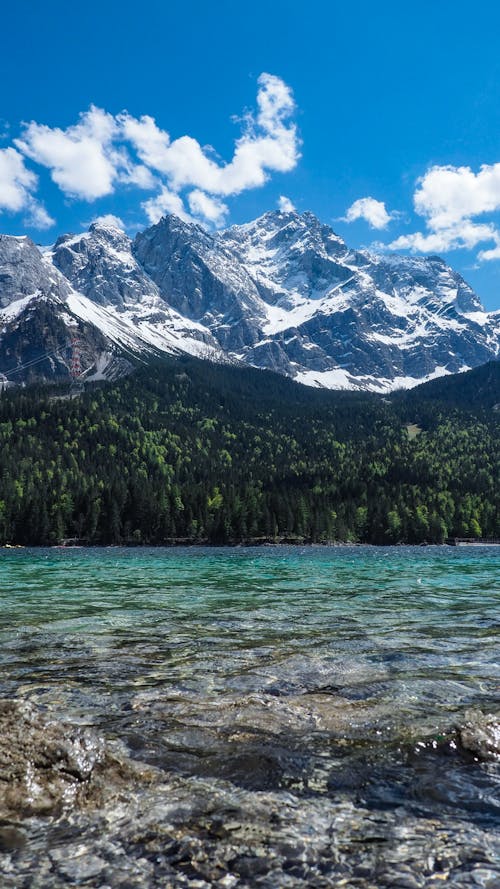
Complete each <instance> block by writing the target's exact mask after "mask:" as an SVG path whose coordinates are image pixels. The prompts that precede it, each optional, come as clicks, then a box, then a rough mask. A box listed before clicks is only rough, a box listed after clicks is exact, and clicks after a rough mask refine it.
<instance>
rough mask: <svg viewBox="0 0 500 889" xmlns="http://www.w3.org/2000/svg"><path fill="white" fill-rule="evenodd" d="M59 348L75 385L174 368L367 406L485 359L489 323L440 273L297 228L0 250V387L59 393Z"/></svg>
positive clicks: (256, 227) (431, 260) (458, 281)
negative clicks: (376, 395) (346, 395)
mask: <svg viewBox="0 0 500 889" xmlns="http://www.w3.org/2000/svg"><path fill="white" fill-rule="evenodd" d="M42 303H44V304H45V313H44V322H43V324H42V322H41V320H40V318H37V317H36V316H37V312H36V311H34V309H35V308H36V307H37V306H38V310H39V311H40V305H41V304H42ZM30 324H31V327H30ZM31 329H32V330H33V333H30V330H31ZM65 337H66V351H64V347H63V341H64V338H65ZM75 342H78V344H79V345H78V346H75ZM5 344H7V345H5ZM59 344H60V351H59V352H57V354H56V356H55V357H54V355H53V354H52V361H50V360H48V359H47V360H45V359H44V358H43V355H44V354H49V353H54V345H55V346H56V347H57V346H58V345H59ZM71 344H73V345H71ZM44 347H46V351H45V353H44V352H43V351H42V350H43V348H44ZM75 348H78V349H79V354H78V362H77V363H79V364H80V365H81V366H82V373H83V377H84V378H91V379H92V378H98V377H99V376H104V377H106V376H107V375H110V374H112V373H115V374H116V373H117V372H125V370H126V369H127V366H128V364H130V362H131V360H132V361H133V360H139V361H145V362H148V361H150V360H151V359H152V358H155V357H158V356H159V355H162V354H170V355H180V354H183V353H187V354H191V355H198V356H199V357H209V358H211V359H212V360H216V361H221V362H226V361H231V362H240V363H242V364H244V365H246V364H248V365H252V366H256V367H265V368H268V369H271V370H274V371H277V372H279V373H281V374H285V375H288V376H290V377H292V378H294V379H297V380H298V381H300V382H304V383H306V384H308V385H313V386H324V387H326V388H350V389H361V390H363V389H367V390H372V391H379V392H380V391H382V392H383V391H390V390H392V389H395V388H400V387H410V386H413V385H416V384H418V383H419V382H422V381H424V380H426V379H429V378H432V377H435V376H440V375H442V374H446V373H455V372H457V371H461V370H466V369H468V368H470V367H475V366H478V365H480V364H483V363H485V362H486V361H488V360H490V359H492V358H495V357H497V355H498V354H499V350H500V313H487V312H486V311H485V310H484V308H483V306H482V305H481V302H480V301H479V299H478V297H477V296H476V294H475V293H474V291H473V290H472V288H471V287H470V286H469V285H468V284H467V283H466V282H465V281H464V279H463V278H462V277H461V276H460V275H459V274H458V273H457V272H455V271H453V269H451V268H450V267H449V266H448V265H447V264H446V263H445V262H444V261H443V260H442V259H441V258H439V257H435V256H431V257H425V258H424V257H413V256H397V255H394V254H393V255H379V254H371V253H369V252H368V251H358V250H353V249H351V248H349V247H348V245H347V244H346V243H345V242H344V241H343V240H342V238H340V237H339V236H338V235H337V234H335V232H334V231H333V230H332V229H331V228H330V227H329V226H328V225H326V224H324V223H322V222H321V221H320V220H319V219H317V218H316V217H315V216H314V215H313V214H312V213H309V212H306V213H304V214H301V215H299V214H297V213H292V212H287V213H284V212H281V211H270V212H268V213H266V214H264V215H263V216H261V217H259V218H258V219H256V220H254V221H252V222H250V223H246V224H243V225H239V226H231V227H230V228H228V229H226V230H224V231H222V232H207V231H205V230H204V229H203V228H201V226H199V225H197V224H193V223H189V222H185V221H182V220H180V219H178V218H177V217H175V216H173V215H170V216H166V217H163V218H162V219H161V220H160V221H159V222H158V223H156V224H155V225H152V226H150V227H149V228H147V229H146V230H145V231H144V232H140V233H138V234H137V235H136V237H135V239H134V240H132V239H131V238H129V237H128V235H126V234H125V233H124V232H123V231H121V230H119V229H118V228H116V227H114V226H112V225H110V224H109V223H106V222H102V221H97V222H95V223H93V224H92V225H91V226H90V228H89V230H88V231H87V232H82V233H80V234H77V235H63V236H61V237H60V238H58V239H57V241H56V242H55V244H54V245H53V247H51V248H43V249H41V250H39V249H38V248H37V247H36V246H35V245H34V243H33V242H32V241H30V239H28V238H22V237H21V238H19V237H18V238H13V237H11V236H8V235H2V236H1V237H0V373H3V374H5V376H6V377H7V379H9V378H10V377H9V374H10V375H11V376H12V375H13V374H14V375H17V378H18V379H22V380H24V381H29V380H30V379H33V378H34V377H35V376H36V374H34V371H33V367H35V366H36V367H37V373H38V375H39V376H40V377H42V378H44V379H62V378H64V377H68V376H69V375H70V372H71V352H72V350H73V351H74V349H75ZM37 350H38V351H37ZM37 355H38V358H39V361H38V364H37V365H33V364H30V366H29V367H28V368H27V371H28V372H27V373H25V372H24V370H23V367H24V365H25V364H29V362H33V361H35V359H36V357H37ZM26 359H28V360H26ZM117 362H118V364H117ZM127 363H128V364H127ZM73 366H74V365H73ZM117 367H119V368H121V370H120V371H117Z"/></svg>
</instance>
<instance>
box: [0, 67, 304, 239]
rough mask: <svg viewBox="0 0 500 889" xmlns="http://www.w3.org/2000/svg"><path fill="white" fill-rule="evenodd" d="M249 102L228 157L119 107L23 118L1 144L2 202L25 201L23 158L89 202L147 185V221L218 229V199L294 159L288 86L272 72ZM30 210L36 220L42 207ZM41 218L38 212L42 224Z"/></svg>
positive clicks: (222, 211)
mask: <svg viewBox="0 0 500 889" xmlns="http://www.w3.org/2000/svg"><path fill="white" fill-rule="evenodd" d="M256 104H257V108H256V110H255V112H254V113H253V114H251V113H247V114H245V116H244V117H243V119H242V120H241V121H240V123H241V124H242V131H241V134H240V136H239V137H238V138H237V139H236V140H235V144H234V151H233V155H232V158H231V159H230V160H229V161H228V162H223V161H220V160H219V159H217V158H216V156H215V152H214V150H213V149H212V148H210V147H206V146H202V145H200V143H199V142H198V141H197V140H196V139H194V138H193V137H191V136H189V135H185V136H181V137H180V138H178V139H174V140H173V141H172V140H171V138H170V135H169V134H168V133H167V132H166V131H164V130H162V129H160V128H159V127H158V125H157V123H156V121H155V120H154V118H153V117H151V116H148V115H145V116H143V117H140V118H135V117H133V116H132V115H130V114H129V113H128V112H126V111H123V112H122V113H121V114H118V115H116V116H114V115H112V114H110V113H108V112H107V111H105V110H104V109H102V108H97V107H96V106H95V105H91V107H90V108H89V110H88V111H85V112H84V113H82V114H80V116H79V119H78V121H77V122H76V123H75V124H73V125H71V126H68V127H67V128H66V129H62V128H60V127H50V126H47V125H46V124H41V123H37V122H36V121H31V123H27V124H25V125H24V127H23V131H22V134H21V137H20V138H18V139H15V140H14V144H15V146H16V148H10V149H7V151H8V152H9V155H8V157H7V159H4V162H3V163H4V168H5V167H6V166H7V164H8V170H7V171H5V169H4V171H3V173H4V175H3V178H2V169H1V168H0V201H1V200H2V193H3V201H4V205H5V206H9V207H10V208H11V209H14V210H16V209H17V210H19V209H21V208H23V207H26V206H27V198H26V194H27V193H31V191H30V190H32V189H34V188H35V187H36V182H37V178H36V176H35V174H34V173H32V172H30V171H29V170H28V169H27V168H26V167H25V165H24V160H23V157H22V155H24V156H25V157H26V158H29V159H30V160H31V161H34V162H35V163H36V164H40V165H42V166H43V167H46V168H47V169H48V170H49V171H50V175H51V178H52V180H53V181H54V182H55V183H56V184H57V185H58V186H59V188H60V189H61V191H62V192H63V193H64V194H65V195H66V196H67V197H70V198H77V199H81V200H86V201H94V200H97V199H98V198H103V197H105V196H106V195H110V194H112V193H114V192H115V191H116V189H117V188H119V187H120V186H123V185H127V186H134V187H136V188H140V189H143V190H147V189H149V190H150V189H153V188H154V189H158V192H157V194H156V195H155V196H154V197H152V198H150V199H149V200H147V201H144V202H143V204H142V207H143V209H144V210H145V212H146V214H147V216H148V218H149V219H150V220H152V219H156V218H158V214H159V213H160V214H161V213H162V212H163V213H166V212H170V213H177V214H178V215H179V216H181V217H182V218H183V219H191V218H192V216H194V217H195V218H198V219H201V220H204V221H205V222H207V223H209V224H211V225H214V226H219V225H221V224H222V223H223V222H224V220H225V218H226V215H227V213H228V208H227V206H226V204H225V203H224V201H223V200H221V198H223V197H226V196H229V195H237V194H240V193H241V192H242V191H244V190H245V189H248V188H257V187H259V186H261V185H263V184H264V183H265V182H267V180H268V179H269V177H270V175H271V174H272V173H273V172H282V173H285V172H288V171H290V170H292V169H293V168H294V167H295V166H296V164H297V162H298V160H299V157H300V151H299V148H300V140H299V138H298V135H297V129H296V125H295V123H294V122H293V119H292V116H293V114H294V111H295V102H294V99H293V95H292V91H291V89H290V87H288V86H287V84H286V83H284V81H283V80H281V78H279V77H276V76H274V75H272V74H261V75H260V77H259V78H258V90H257V99H256ZM16 149H17V150H16ZM284 200H285V199H284ZM0 206H1V204H0ZM37 207H38V210H37V213H38V218H39V221H40V223H42V222H43V213H44V212H46V211H43V210H42V209H41V208H40V205H37ZM187 207H189V209H190V211H191V213H189V212H188V209H187ZM33 208H34V204H33V203H32V210H33V212H35V211H34V209H33ZM191 214H192V216H191ZM49 218H50V217H48V214H46V217H45V223H44V224H48V220H49Z"/></svg>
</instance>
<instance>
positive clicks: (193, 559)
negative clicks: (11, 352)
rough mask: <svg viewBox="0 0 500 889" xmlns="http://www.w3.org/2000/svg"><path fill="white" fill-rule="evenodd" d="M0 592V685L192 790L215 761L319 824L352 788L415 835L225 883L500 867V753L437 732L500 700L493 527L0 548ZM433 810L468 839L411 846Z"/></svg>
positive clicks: (499, 584)
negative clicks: (470, 748)
mask: <svg viewBox="0 0 500 889" xmlns="http://www.w3.org/2000/svg"><path fill="white" fill-rule="evenodd" d="M0 607H1V622H0V640H1V645H0V667H1V669H0V695H1V696H2V697H12V696H16V697H22V698H27V699H29V700H31V701H34V702H35V703H36V704H38V705H40V706H41V707H43V708H47V710H48V712H51V713H52V712H53V713H55V714H56V715H57V716H58V717H61V718H70V719H71V720H72V721H76V722H78V723H80V724H83V725H89V726H92V727H93V728H95V730H96V731H98V732H99V733H101V734H103V735H104V736H105V737H106V738H108V739H111V741H113V740H116V739H119V740H120V742H121V743H123V744H124V745H125V746H126V749H127V750H128V752H129V754H130V755H131V756H133V757H134V758H136V759H138V760H141V761H143V762H144V761H145V762H148V763H150V764H151V765H154V766H156V767H158V768H159V769H161V770H162V771H163V772H164V773H165V774H166V775H169V776H172V775H175V776H177V778H178V780H179V781H189V782H190V784H189V787H190V795H191V797H196V793H197V790H196V788H197V787H198V786H199V788H200V794H202V793H205V792H206V787H207V781H208V782H216V785H215V784H214V786H217V787H218V788H219V791H220V786H223V787H225V788H226V790H225V791H224V793H226V794H227V798H229V796H230V795H231V794H233V793H236V792H237V793H238V794H240V796H239V797H238V799H240V803H238V805H243V804H244V805H245V806H249V807H250V808H251V807H252V806H254V807H256V806H257V802H256V800H257V799H262V794H269V799H270V800H272V801H273V803H272V804H273V805H274V804H276V805H279V801H280V800H281V802H282V804H283V806H284V805H285V804H286V805H289V800H290V799H292V798H293V799H294V800H296V801H297V806H299V808H301V811H303V812H305V811H309V815H310V820H309V822H308V823H309V824H312V823H313V822H314V818H315V817H316V815H315V814H314V813H315V812H316V813H317V809H316V808H315V807H317V806H320V810H321V812H323V813H325V812H327V811H330V809H331V811H330V822H329V824H330V827H329V830H331V829H332V825H334V824H336V823H337V822H336V821H335V819H336V818H337V819H338V818H339V817H340V815H339V812H338V806H339V805H340V804H342V805H343V806H344V807H345V806H348V807H349V812H350V816H349V818H350V819H351V820H350V823H352V830H353V831H355V830H358V829H359V824H361V823H363V824H365V822H366V819H367V818H373V817H375V815H376V816H377V818H382V819H385V821H384V824H386V825H389V824H390V825H392V826H391V827H390V830H389V827H386V829H387V831H389V832H390V831H392V834H391V837H393V834H394V830H395V829H396V828H395V824H396V823H397V824H398V825H399V827H398V829H399V828H400V827H401V825H402V824H403V825H405V824H406V825H407V829H408V831H409V832H410V834H411V835H412V836H414V838H415V837H417V836H418V837H420V840H419V842H420V841H421V843H422V844H423V845H422V848H420V846H419V849H420V851H419V853H418V855H419V856H420V857H418V856H417V858H415V856H414V857H413V858H412V854H413V853H411V854H410V852H409V851H408V850H406V852H405V851H404V849H403V852H401V851H400V852H398V853H397V854H396V852H395V851H394V850H393V851H391V852H390V854H389V852H387V854H386V855H385V857H384V855H382V856H381V854H380V853H379V852H378V853H377V854H378V857H377V862H378V864H377V867H378V868H379V870H378V874H379V876H378V877H377V879H376V880H375V882H370V880H373V879H374V877H373V873H371V871H372V870H373V867H374V866H375V865H374V864H373V861H374V859H373V854H374V853H373V852H372V851H371V847H370V846H369V843H368V844H367V846H366V848H365V847H363V849H361V852H359V849H360V848H361V847H360V846H359V845H358V847H356V849H357V850H358V851H356V854H354V852H353V853H352V855H350V856H349V855H344V858H343V859H342V860H343V862H344V863H343V865H342V867H343V868H344V870H342V871H337V870H336V868H338V867H339V864H338V861H339V856H338V854H337V853H335V855H334V854H333V852H332V853H331V860H329V858H328V854H327V853H325V852H324V850H323V852H322V853H321V856H320V858H321V860H322V861H323V862H325V861H326V865H325V866H324V867H323V871H322V874H323V875H322V876H321V878H320V876H318V875H317V874H316V876H314V879H316V880H317V881H319V882H316V883H315V882H314V880H313V876H312V871H311V872H310V873H309V876H307V874H306V872H305V871H304V874H305V875H304V874H302V875H300V874H299V872H298V871H297V872H296V873H295V876H293V874H292V876H291V877H290V874H289V875H288V876H287V880H285V879H284V876H283V874H284V873H286V872H287V871H286V868H285V864H284V863H283V861H281V859H280V861H281V864H280V867H282V868H283V870H282V871H280V874H281V876H277V875H276V874H277V873H278V872H277V871H272V869H271V870H269V872H264V871H263V872H262V874H261V876H259V878H258V879H257V876H256V873H253V875H251V876H250V877H248V875H247V877H246V878H245V877H244V875H242V874H241V872H240V871H238V870H237V869H236V870H234V871H230V870H229V869H228V871H227V874H226V875H225V877H227V879H228V880H229V882H227V883H226V884H222V883H221V885H228V886H229V885H234V886H236V885H247V883H245V879H247V880H249V882H248V885H266V886H267V885H269V886H276V885H318V886H320V885H325V886H326V885H338V884H339V883H338V882H337V881H338V880H339V879H340V876H339V873H341V874H343V876H342V878H343V879H344V878H345V879H347V880H354V882H352V883H349V882H347V883H345V884H344V885H356V886H371V885H373V886H375V885H376V886H385V885H387V886H406V885H407V886H412V885H415V886H427V885H429V886H430V885H436V881H438V877H437V876H436V874H437V873H438V871H439V873H440V874H442V875H443V874H444V875H445V876H446V873H447V871H446V868H447V867H448V868H449V874H450V875H451V876H449V879H453V880H454V881H455V882H453V883H450V885H457V886H458V885H460V886H462V885H478V884H479V885H484V886H488V887H490V886H491V887H493V886H499V885H500V868H497V866H496V865H495V860H494V859H495V856H496V855H498V852H499V849H498V848H497V847H495V849H494V851H492V850H493V846H492V842H493V841H492V837H493V836H495V834H496V835H497V836H498V833H497V831H498V825H499V819H500V801H499V796H498V789H499V770H498V762H495V761H490V762H487V763H482V762H479V761H477V759H476V758H474V757H472V756H470V755H466V753H465V752H464V751H460V750H459V749H457V748H456V745H454V744H453V743H452V744H451V745H450V744H449V743H448V742H447V740H446V739H447V738H448V737H451V736H452V733H453V732H454V731H455V728H456V727H457V726H460V725H461V724H463V722H464V719H465V718H466V717H465V714H466V712H467V711H469V710H470V709H471V708H480V709H481V710H483V711H484V712H493V713H497V714H498V712H499V710H500V705H499V689H500V682H499V679H500V632H499V628H500V548H498V547H497V548H494V547H492V548H476V547H474V548H432V547H429V548H427V547H419V548H414V547H400V548H387V549H380V548H370V547H342V548H340V547H339V548H335V547H308V548H303V549H302V548H296V547H290V548H288V547H276V548H275V547H264V548H259V549H256V548H250V549H246V548H235V549H196V548H180V549H167V550H166V549H116V548H111V549H88V550H87V549H46V550H43V549H40V550H10V551H9V550H7V551H5V550H4V551H2V553H1V555H0ZM443 739H444V740H443ZM197 782H198V783H197ZM217 782H219V783H218V784H217ZM220 782H223V785H220ZM224 782H225V783H224ZM219 791H218V792H219ZM224 793H222V797H221V799H223V798H224ZM241 795H243V796H241ZM290 795H291V796H290ZM242 799H244V803H243V802H241V800H242ZM299 804H300V805H299ZM290 805H291V804H290ZM221 807H222V808H223V805H222V803H221ZM308 807H309V808H308ZM325 807H326V808H325ZM328 807H330V809H329V808H328ZM221 810H222V809H221ZM318 811H319V810H318ZM221 817H223V816H222V815H221ZM258 817H261V816H257V814H256V815H255V820H258ZM308 817H309V816H308ZM342 817H344V816H342ZM391 819H392V820H391ZM292 822H293V823H292ZM342 823H343V824H344V823H345V818H344V821H343V822H342ZM431 825H432V827H431ZM292 829H293V831H295V834H294V836H295V837H296V840H295V842H298V839H297V838H300V836H301V833H302V832H303V831H304V830H305V828H304V825H303V824H302V822H301V821H300V818H299V817H298V816H297V818H296V820H295V821H293V819H292V821H291V822H290V823H289V824H288V828H287V830H288V831H290V830H292ZM384 829H385V828H384ZM325 830H326V828H325ZM441 830H442V831H446V832H447V834H446V835H447V836H449V838H450V839H449V842H450V844H451V845H452V846H453V847H454V848H455V849H456V848H457V843H458V845H459V847H460V848H461V849H464V850H465V852H464V854H463V855H462V856H461V857H460V856H459V860H457V862H455V864H453V862H451V858H450V861H449V862H448V863H446V861H448V859H446V861H445V864H442V867H441V865H440V866H439V867H441V870H439V867H438V865H436V864H435V863H434V865H431V864H429V863H427V865H425V867H424V865H423V864H422V865H421V866H420V864H418V866H417V863H416V862H417V859H418V862H420V861H421V859H422V861H423V860H424V858H425V855H427V857H428V858H429V855H430V854H431V853H430V852H429V849H428V848H427V846H425V843H427V844H429V843H430V844H431V846H432V843H433V842H434V841H435V842H437V839H436V836H437V835H438V834H439V831H441ZM318 831H319V833H321V831H320V830H319V828H318ZM467 831H469V833H470V835H469V833H467ZM459 835H460V837H461V839H460V842H458V839H457V838H458V836H459ZM318 836H319V834H318ZM443 836H444V834H443ZM453 836H455V839H453ZM433 837H434V840H433ZM467 837H468V838H467ZM351 839H352V837H351ZM386 841H387V842H389V846H388V849H389V848H390V849H391V850H392V849H393V846H392V845H390V842H392V840H391V839H390V837H389V838H387V837H386ZM210 842H212V841H210ZM213 842H215V840H214V841H213ZM213 842H212V846H213ZM318 842H319V839H318ZM394 842H395V841H394ZM405 842H406V840H405ZM415 842H416V839H415ZM442 842H443V843H444V840H442ZM207 843H208V840H207ZM273 843H274V845H273ZM269 844H270V847H269V849H268V853H269V856H270V857H271V858H272V856H273V854H274V855H275V859H273V860H276V861H277V860H278V858H279V856H278V853H277V852H276V849H277V848H278V846H279V838H278V839H276V840H272V839H269V842H268V845H269ZM247 845H248V843H247ZM372 845H373V844H372ZM393 845H394V843H393ZM212 846H210V848H212ZM424 846H425V849H424ZM271 847H272V848H271ZM396 847H397V849H399V850H401V840H398V843H396V844H395V846H394V848H396ZM249 848H250V852H249V853H248V854H250V855H251V854H252V848H253V847H252V844H251V843H250V846H249ZM266 848H267V847H266ZM429 848H430V847H429ZM422 850H423V851H422ZM425 850H427V851H425ZM219 851H220V850H219ZM424 852H425V855H424ZM431 852H432V849H431ZM266 854H267V853H266ZM280 854H281V853H280ZM415 854H416V853H415ZM432 854H434V859H433V860H434V862H435V860H436V854H435V850H434V853H432ZM450 854H451V853H450ZM259 855H260V858H261V859H262V854H261V853H259ZM318 855H319V853H318ZM360 855H361V858H360ZM276 856H278V857H276ZM363 856H364V857H363ZM370 856H371V857H370ZM391 856H392V857H391ZM422 856H423V857H422ZM282 857H283V856H282ZM285 858H286V856H285ZM386 859H387V861H386ZM426 860H427V859H426ZM444 860H445V858H443V861H444ZM349 862H354V864H355V866H356V867H357V868H358V871H356V872H355V871H354V870H352V872H351V870H350V868H351V864H350V863H349ZM360 862H361V863H360ZM380 862H382V863H380ZM387 862H388V863H387ZM450 862H451V863H450ZM285 863H286V862H285ZM354 864H352V867H353V868H354ZM277 866H278V865H276V867H277ZM308 866H311V867H312V865H308ZM314 866H315V867H317V868H318V867H319V865H314ZM304 867H305V865H304ZM384 868H385V870H384ZM391 868H392V870H391ZM401 868H402V869H403V870H401ZM405 868H406V870H405ZM425 868H427V870H426V869H425ZM436 868H437V870H436ZM453 868H455V869H453ZM363 869H364V870H363ZM240 870H241V869H240ZM314 873H316V872H314ZM318 873H319V871H318ZM402 873H403V876H401V874H402ZM228 874H229V875H230V877H231V879H234V880H236V882H233V883H231V881H230V877H229V876H228ZM408 874H409V876H408ZM391 875H392V876H391ZM176 879H177V878H176ZM182 879H184V877H183V878H182ZM193 879H194V878H193ZM321 879H322V880H323V882H321ZM439 879H440V880H442V879H443V877H442V876H441V877H439ZM178 880H179V883H178V885H191V884H189V883H183V882H182V881H181V877H180V876H179V877H178ZM266 880H267V881H268V882H266ZM290 880H291V882H290ZM301 880H302V881H303V882H301ZM356 880H357V881H358V882H356ZM391 880H392V882H391ZM398 880H399V882H398ZM404 880H406V881H407V882H404ZM412 880H413V882H412ZM287 881H288V882H287ZM363 881H364V882H363ZM384 881H385V882H384ZM478 881H479V882H478ZM481 881H482V882H481ZM9 885H21V883H19V884H14V883H12V884H9ZM40 885H42V884H41V883H40ZM54 885H56V883H54ZM86 885H94V883H87V884H86ZM95 885H100V884H99V882H96V883H95ZM102 885H104V884H102ZM116 885H118V883H116ZM133 885H142V884H141V883H140V880H139V882H138V883H137V884H133ZM145 885H156V884H155V883H154V881H153V878H152V877H151V875H150V876H149V877H148V881H147V882H146V883H145ZM159 885H160V883H159ZM163 885H164V884H163ZM172 885H176V883H175V882H174V883H172ZM193 885H195V883H193ZM207 885H215V881H212V882H209V883H207Z"/></svg>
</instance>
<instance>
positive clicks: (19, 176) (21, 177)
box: [0, 148, 54, 229]
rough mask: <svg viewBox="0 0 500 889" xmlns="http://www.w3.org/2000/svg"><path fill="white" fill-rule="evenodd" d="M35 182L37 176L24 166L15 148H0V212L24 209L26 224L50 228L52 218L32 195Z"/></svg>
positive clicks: (52, 221)
mask: <svg viewBox="0 0 500 889" xmlns="http://www.w3.org/2000/svg"><path fill="white" fill-rule="evenodd" d="M37 184H38V177H37V176H35V174H34V173H32V172H31V170H28V169H27V168H26V166H25V164H24V158H23V156H22V155H21V154H19V152H18V151H16V149H15V148H3V149H1V150H0V212H1V211H2V210H7V211H11V212H13V213H16V212H19V211H24V213H25V222H26V225H29V226H31V227H33V228H39V229H42V228H50V226H51V225H53V224H54V220H53V219H52V218H51V217H50V216H49V214H48V213H47V211H46V209H45V207H44V206H43V204H41V203H40V202H39V201H37V200H36V199H35V197H34V196H33V191H34V190H35V189H36V187H37Z"/></svg>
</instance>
